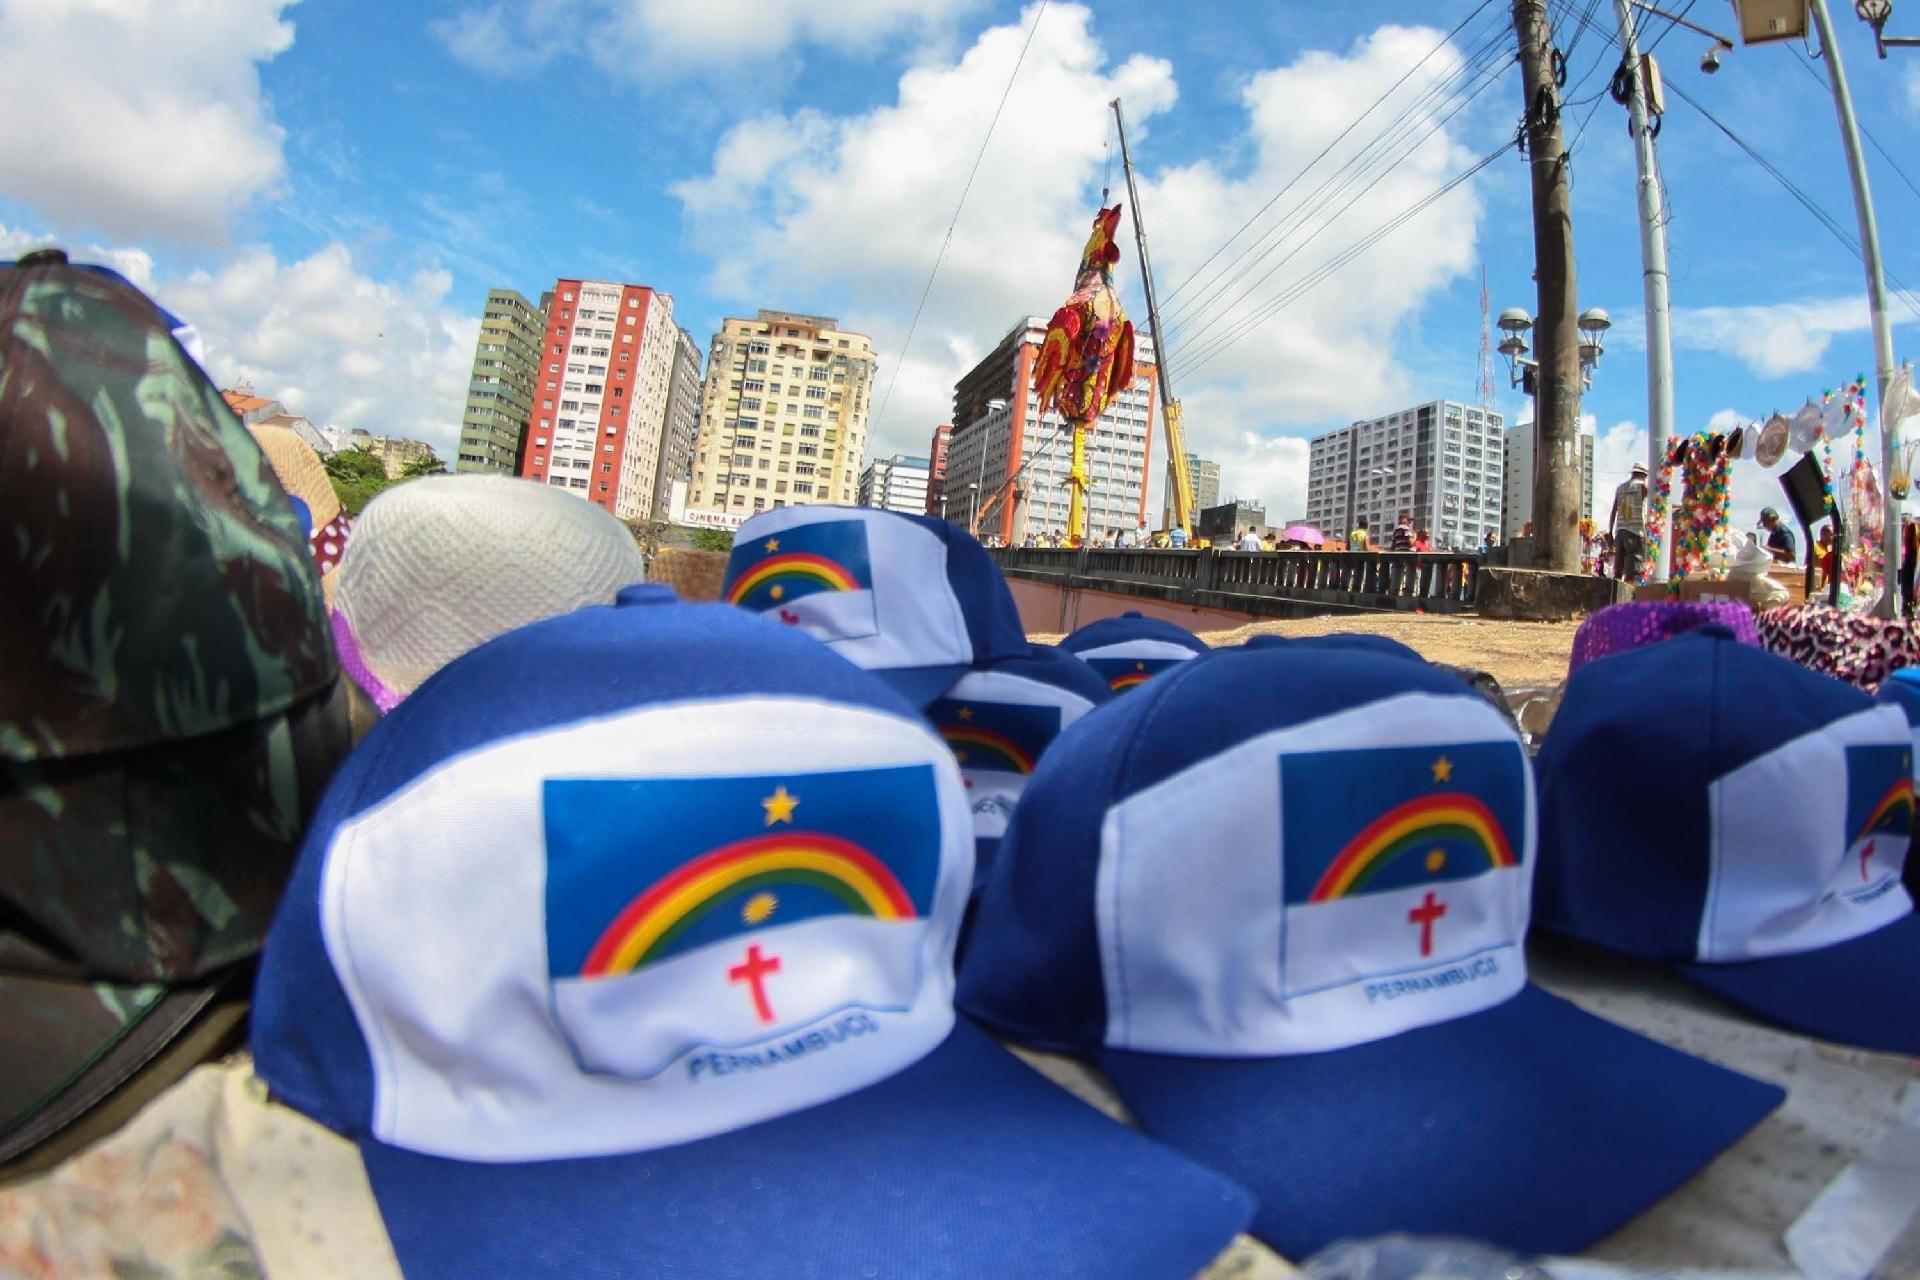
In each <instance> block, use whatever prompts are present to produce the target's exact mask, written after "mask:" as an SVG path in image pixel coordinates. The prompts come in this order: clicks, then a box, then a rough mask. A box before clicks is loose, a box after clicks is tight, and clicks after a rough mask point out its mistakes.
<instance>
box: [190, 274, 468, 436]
mask: <svg viewBox="0 0 1920 1280" xmlns="http://www.w3.org/2000/svg"><path fill="white" fill-rule="evenodd" d="M452 287H453V278H452V276H451V275H450V274H449V273H448V272H446V271H445V270H440V269H435V270H428V271H422V272H419V273H418V274H416V275H415V276H413V277H412V278H411V279H409V280H406V281H400V282H382V281H377V280H373V279H370V278H369V277H367V276H364V275H362V274H360V273H359V271H358V270H356V269H355V267H354V263H353V258H352V255H351V253H349V251H348V250H347V248H346V247H345V246H344V245H340V244H332V245H329V246H327V247H326V248H324V249H321V250H320V251H319V252H317V253H315V254H313V255H312V256H311V257H308V258H303V259H301V260H299V261H297V262H286V263H283V262H281V261H280V260H279V259H278V258H276V257H275V255H274V254H273V252H272V251H271V250H269V249H266V248H264V247H257V246H256V247H253V248H249V249H245V250H243V251H241V252H240V253H238V254H237V255H235V256H234V257H233V258H232V259H231V260H229V261H228V263H227V264H226V265H225V266H223V267H221V268H220V269H219V270H218V271H214V272H206V271H196V272H194V273H193V274H191V275H189V276H187V277H185V278H183V279H179V280H175V281H171V282H162V284H161V285H160V288H159V293H158V296H159V298H160V300H161V301H162V302H163V303H164V304H165V305H166V306H167V307H168V309H170V310H172V311H173V312H174V313H175V314H177V315H179V316H180V317H181V318H182V319H184V320H186V321H188V322H189V323H191V324H193V325H194V326H196V327H197V328H198V329H199V330H200V333H201V337H202V339H203V340H204V342H205V344H206V351H207V364H208V366H209V368H208V372H210V373H211V374H213V376H214V378H215V380H216V381H218V382H220V383H221V385H223V386H230V385H232V384H233V383H234V382H235V381H238V380H240V379H246V380H248V381H250V382H251V383H252V384H253V388H254V390H255V391H256V392H257V393H259V394H260V395H264V396H269V397H272V398H273V399H276V400H279V401H281V402H282V403H283V404H285V405H286V406H287V407H288V408H289V409H291V410H293V411H294V412H296V413H301V414H305V415H306V416H307V417H310V418H312V419H313V420H314V421H315V422H318V423H321V424H322V425H326V426H346V427H364V428H366V429H367V430H369V431H372V432H375V433H376V434H386V435H400V436H409V437H412V438H414V439H419V440H425V441H427V442H428V443H429V444H432V445H433V446H434V447H435V448H436V449H437V450H439V453H440V456H441V457H442V458H446V459H448V460H451V459H452V457H453V453H454V445H455V444H456V443H457V442H458V440H459V435H460V411H461V407H462V406H463V405H464V403H465V387H466V381H467V375H468V372H469V370H470V369H471V366H472V360H473V344H474V341H475V339H476V337H477V336H478V333H479V320H478V318H477V317H476V316H475V315H473V314H471V313H469V312H463V311H462V310H460V309H458V308H455V307H451V306H449V305H448V294H449V292H450V291H451V289H452Z"/></svg>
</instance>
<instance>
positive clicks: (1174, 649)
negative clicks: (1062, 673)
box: [1074, 640, 1200, 662]
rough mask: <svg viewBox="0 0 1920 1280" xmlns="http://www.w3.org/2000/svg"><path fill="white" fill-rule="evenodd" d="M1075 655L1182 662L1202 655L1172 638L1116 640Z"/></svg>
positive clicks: (1090, 660)
mask: <svg viewBox="0 0 1920 1280" xmlns="http://www.w3.org/2000/svg"><path fill="white" fill-rule="evenodd" d="M1074 656H1075V657H1076V658H1079V659H1080V660H1081V661H1082V662H1092V661H1093V660H1094V659H1095V658H1171V659H1173V660H1174V661H1176V662H1180V661H1184V660H1185V659H1187V658H1197V657H1199V656H1200V655H1199V654H1197V653H1195V652H1194V651H1193V650H1192V649H1190V648H1188V647H1187V646H1186V645H1184V644H1176V643H1174V642H1173V641H1171V640H1116V641H1114V642H1113V643H1112V644H1103V645H1097V646H1095V647H1094V648H1091V649H1082V650H1080V651H1079V652H1077V653H1075V654H1074Z"/></svg>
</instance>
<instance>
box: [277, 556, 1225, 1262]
mask: <svg viewBox="0 0 1920 1280" xmlns="http://www.w3.org/2000/svg"><path fill="white" fill-rule="evenodd" d="M972 861H973V830H972V822H971V819H970V817H969V814H968V812H967V805H966V799H965V792H964V789H963V788H962V786H961V782H960V775H959V770H958V769H957V768H956V766H955V764H954V761H953V756H952V754H951V752H949V751H948V749H947V747H946V745H945V743H943V742H942V741H941V739H940V737H939V735H938V734H936V733H934V732H933V730H932V729H931V728H930V727H929V726H928V725H927V723H926V721H925V720H924V719H923V718H922V717H921V715H920V714H919V712H918V710H917V709H916V708H914V707H912V706H911V705H909V704H908V703H907V702H906V701H904V700H903V699H901V698H900V697H899V695H897V694H895V693H894V692H893V691H891V690H889V689H888V688H887V687H886V686H884V685H883V684H881V683H880V682H878V681H877V680H875V679H874V678H873V677H872V676H870V675H868V674H867V673H865V672H863V671H861V670H859V669H858V668H856V667H854V666H853V665H852V664H850V663H848V662H847V661H845V660H844V659H842V658H840V657H838V656H836V655H835V654H833V653H832V652H830V651H829V650H828V649H827V648H825V647H824V646H822V645H819V644H817V643H815V642H814V641H812V640H809V639H807V638H806V637H804V636H801V635H798V634H795V633H793V632H790V631H786V630H783V629H782V628H781V627H779V626H778V625H776V624H773V623H770V622H768V621H767V620H765V619H763V618H760V617H757V616H754V615H751V614H748V613H746V612H743V611H741V610H738V609H732V608H727V607H724V606H720V605H685V604H679V603H677V602H675V601H674V598H673V594H672V592H671V591H670V590H668V589H667V588H665V587H661V586H645V585H643V586H638V587H632V588H629V589H627V590H626V591H624V592H622V593H621V595H620V597H619V602H618V604H616V605H611V606H600V607H592V608H587V609H583V610H580V611H579V612H576V613H572V614H568V615H565V616H562V617H559V618H554V619H550V620H547V621H543V622H538V623H535V624H533V625H531V626H527V627H524V628H522V629H520V630H517V631H513V632H510V633H508V634H507V635H504V636H502V637H500V638H498V639H496V640H493V641H490V642H488V643H487V644H485V645H482V646H481V647H479V648H477V649H475V650H473V651H471V652H469V653H468V654H466V655H464V656H463V657H461V658H459V659H457V660H456V661H454V662H452V663H450V664H449V665H447V666H446V667H444V668H443V669H442V670H440V671H439V672H438V673H436V674H435V675H434V676H433V677H431V678H430V679H429V680H427V681H426V683H425V684H423V685H422V686H421V687H420V689H419V690H418V691H416V692H415V693H414V694H413V695H412V696H411V697H409V698H408V699H407V701H406V702H404V703H402V704H401V705H400V706H399V707H398V708H396V709H395V711H394V712H393V713H392V714H390V715H389V716H387V717H386V719H384V720H383V721H381V722H380V724H379V725H378V726H376V727H375V728H374V730H373V731H372V732H371V733H370V734H369V735H368V736H367V738H366V739H365V740H364V741H363V742H362V743H361V744H360V747H359V748H358V750H356V752H355V753H354V754H353V756H352V757H350V758H349V760H348V761H347V763H346V764H345V765H344V766H343V768H342V769H341V771H340V773H339V774H338V775H337V777H336V778H335V780H334V783H333V785H332V787H331V789H330V791H329V793H328V796H327V798H326V800H325V801H324V802H323V804H322V807H321V810H320V813H319V815H318V817H317V818H316V820H315V823H314V825H313V827H312V829H311V831H310V833H309V835H308V838H307V840H306V843H305V846H304V848H303V850H302V853H301V856H300V859H299V863H298V866H297V868H296V870H295V873H294V877H293V880H292V883H291V885H290V887H289V889H288V891H287V894H286V897H285V899H284V900H283V902H282V904H281V908H280V911H279V914H278V916H277V918H276V920H275V923H274V927H273V930H272V933H271V935H270V936H269V938H268V941H267V946H266V951H265V955H264V958H263V962H262V966H261V971H260V978H259V986H258V992H257V995H256V1003H255V1007H254V1015H253V1016H254V1021H253V1051H254V1058H255V1067H256V1070H257V1071H258V1072H259V1074H260V1075H261V1077H262V1078H263V1079H264V1080H265V1081H266V1082H267V1083H268V1085H269V1086H271V1088H272V1089H273V1091H274V1093H275V1094H276V1095H277V1096H278V1097H279V1098H281V1099H282V1100H283V1101H285V1102H286V1103H287V1104H288V1105H291V1106H293V1107H295V1108H297V1109H299V1110H301V1111H302V1112H305V1113H306V1114H307V1115H309V1116H311V1117H313V1118H314V1119H316V1120H318V1121H320V1122H321V1123H323V1124H325V1125H327V1126H328V1127H329V1128H332V1129H334V1130H336V1131H338V1132H340V1133H342V1134H344V1135H346V1136H348V1137H350V1138H351V1139H353V1140H354V1141H355V1142H357V1143H358V1145H359V1147H360V1151H361V1154H362V1157H363V1159H364V1162H365V1166H366V1171H367V1176H368V1180H369V1183H370V1185H371V1187H372V1190H373V1193H374V1197H375V1199H376V1201H377V1202H378V1205H379V1208H380V1212H381V1215H382V1217H383V1219H384V1221H385V1223H386V1227H387V1230H388V1233H389V1235H390V1237H391V1239H392V1242H393V1247H394V1251H395V1254H396V1256H397V1257H398V1259H399V1261H400V1264H401V1267H402V1269H403V1270H404V1271H405V1272H406V1273H407V1275H408V1276H410V1277H421V1276H448V1277H453V1276H463V1277H464V1276H476V1275H513V1276H556V1277H557V1276H568V1277H572V1276H579V1275H589V1274H591V1275H607V1274H615V1273H618V1274H647V1275H664V1274H667V1273H669V1272H671V1273H673V1274H676V1275H714V1276H717V1275H726V1276H740V1277H767V1278H769V1280H770V1278H772V1277H789V1276H800V1275H823V1276H824V1275H836V1276H838V1275H854V1276H858V1275H871V1276H916V1277H920V1276H934V1277H949V1278H952V1280H960V1278H961V1277H967V1278H969V1280H971V1278H972V1277H978V1276H985V1275H1014V1274H1048V1275H1052V1274H1060V1275H1067V1274H1073V1275H1124V1276H1142V1277H1148V1276H1151V1277H1163V1276H1185V1275H1190V1274H1192V1273H1194V1272H1195V1271H1197V1270H1199V1269H1200V1268H1201V1267H1202V1266H1204V1265H1205V1264H1206V1263H1207V1262H1208V1261H1210V1260H1211V1259H1212V1258H1213V1257H1214V1255H1215V1254H1216V1253H1217V1252H1218V1251H1219V1250H1220V1249H1221V1248H1222V1247H1223V1246H1224V1245H1226V1244H1227V1243H1228V1241H1229V1240H1230V1239H1231V1238H1232V1236H1233V1235H1234V1234H1235V1232H1236V1231H1238V1230H1239V1229H1240V1228H1241V1226H1242V1225H1243V1224H1244V1223H1245V1222H1246V1221H1247V1220H1248V1218H1249V1217H1250V1215H1251V1212H1252V1210H1251V1203H1250V1201H1249V1199H1248V1197H1247V1195H1246V1193H1245V1192H1243V1191H1241V1190H1240V1189H1238V1188H1236V1187H1235V1186H1233V1185H1232V1184H1231V1183H1229V1182H1228V1181H1226V1180H1225V1179H1223V1178H1221V1177H1219V1176H1218V1175H1215V1174H1213V1173H1211V1172H1208V1171H1206V1170H1204V1169H1201V1168H1199V1167H1197V1166H1196V1165H1194V1164H1191V1163H1189V1162H1188V1161H1186V1160H1185V1159H1183V1158H1181V1157H1179V1156H1177V1155H1175V1154H1173V1153H1171V1152H1168V1151H1166V1150H1164V1149H1161V1148H1159V1147H1157V1146H1156V1145H1154V1144H1153V1143H1152V1142H1150V1141H1149V1140H1148V1139H1146V1138H1144V1137H1142V1136H1140V1135H1139V1134H1137V1133H1135V1132H1133V1131H1132V1130H1129V1129H1127V1128H1125V1127H1124V1126H1122V1125H1119V1124H1116V1123H1114V1122H1113V1121H1111V1120H1109V1119H1107V1118H1106V1117H1104V1116H1102V1115H1100V1114H1099V1113H1098V1112H1097V1111H1095V1110H1093V1109H1092V1108H1089V1107H1087V1106H1085V1105H1084V1104H1083V1103H1081V1102H1079V1101H1078V1100H1077V1099H1075V1098H1073V1097H1071V1096H1070V1095H1068V1094H1067V1093H1065V1092H1063V1091H1061V1090H1060V1089H1058V1088H1057V1087H1055V1086H1054V1085H1053V1084H1051V1083H1049V1082H1048V1081H1046V1080H1045V1079H1044V1078H1042V1077H1041V1076H1040V1075H1038V1074H1037V1073H1035V1072H1034V1071H1032V1070H1030V1069H1029V1068H1028V1067H1026V1066H1025V1065H1023V1064H1022V1063H1020V1062H1019V1061H1018V1060H1017V1059H1015V1058H1014V1057H1013V1056H1012V1055H1010V1054H1009V1053H1008V1052H1007V1051H1006V1050H1004V1049H1002V1048H1001V1047H1000V1046H999V1045H997V1044H995V1043H994V1042H993V1041H992V1040H991V1039H990V1038H989V1037H988V1036H987V1035H985V1034H984V1033H983V1032H981V1031H980V1030H979V1029H977V1028H975V1027H972V1026H970V1025H968V1024H966V1023H964V1022H959V1023H956V1020H955V1018H954V1013H953V1008H952V1000H951V997H952V988H953V972H952V948H953V944H954V936H955V932H956V930H957V928H958V926H959V922H960V917H961V911H962V909H963V907H964V905H965V903H966V900H967V890H968V885H969V881H970V879H971V874H972Z"/></svg>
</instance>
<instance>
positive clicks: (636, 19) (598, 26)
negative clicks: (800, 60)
mask: <svg viewBox="0 0 1920 1280" xmlns="http://www.w3.org/2000/svg"><path fill="white" fill-rule="evenodd" d="M972 3H973V0H837V3H834V4H785V3H781V4H769V3H767V2H766V0H699V3H689V2H688V0H513V2H510V0H490V2H489V3H485V4H478V5H473V6H470V7H468V8H465V9H462V10H460V11H459V12H457V13H455V14H454V15H453V16H452V17H450V18H445V19H442V20H440V21H437V22H435V23H433V24H432V27H431V30H432V31H433V33H434V35H436V36H438V37H439V38H440V40H441V41H442V42H443V43H444V44H445V45H446V46H447V48H448V50H449V51H451V52H452V53H453V55H454V56H455V57H457V58H459V59H460V60H461V61H462V62H465V63H467V64H468V65H469V66H472V67H477V68H479V69H480V70H483V71H491V72H495V73H499V74H507V75H518V74H524V73H526V72H529V71H533V70H536V69H538V68H540V67H543V66H545V65H547V64H548V63H550V62H552V61H553V60H554V59H556V58H560V57H577V56H584V57H588V58H591V59H592V60H593V61H594V62H595V63H597V64H598V65H599V66H600V67H601V68H602V69H603V70H606V71H608V72H611V73H614V74H618V75H631V76H638V75H642V74H646V75H657V74H660V73H662V72H669V73H670V72H673V71H684V70H686V69H688V68H715V67H726V66H733V65H736V64H739V63H743V62H765V61H767V60H770V59H772V58H774V57H776V56H778V55H780V54H783V53H786V52H788V51H790V50H792V49H795V48H799V47H803V46H816V47H822V48H828V49H834V50H839V51H843V52H862V51H866V50H870V49H873V48H876V47H878V46H880V45H882V44H884V43H886V42H887V41H889V40H893V39H896V38H899V37H901V36H928V35H932V34H934V33H936V32H938V31H939V30H941V29H942V28H943V27H944V26H945V25H946V24H947V23H949V22H950V21H951V20H952V18H953V17H954V16H955V15H956V14H958V13H960V12H962V11H964V10H966V9H968V8H971V7H972Z"/></svg>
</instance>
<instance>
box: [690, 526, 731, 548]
mask: <svg viewBox="0 0 1920 1280" xmlns="http://www.w3.org/2000/svg"><path fill="white" fill-rule="evenodd" d="M692 542H693V549H694V550H695V551H731V550H733V534H732V533H731V532H730V531H728V530H726V529H695V530H694V531H693V538H692Z"/></svg>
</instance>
